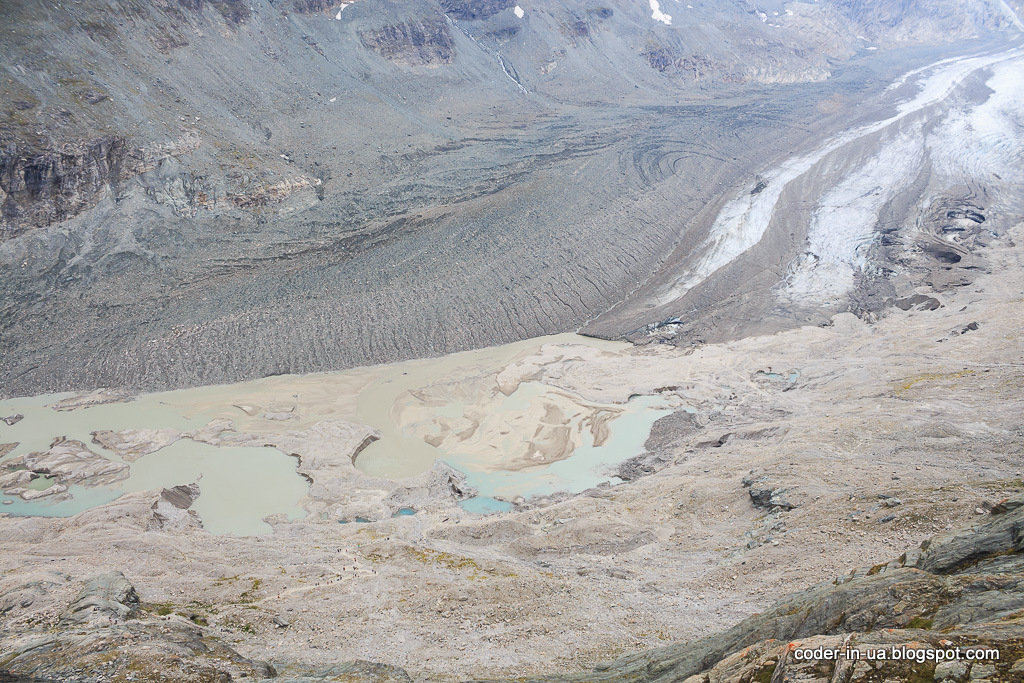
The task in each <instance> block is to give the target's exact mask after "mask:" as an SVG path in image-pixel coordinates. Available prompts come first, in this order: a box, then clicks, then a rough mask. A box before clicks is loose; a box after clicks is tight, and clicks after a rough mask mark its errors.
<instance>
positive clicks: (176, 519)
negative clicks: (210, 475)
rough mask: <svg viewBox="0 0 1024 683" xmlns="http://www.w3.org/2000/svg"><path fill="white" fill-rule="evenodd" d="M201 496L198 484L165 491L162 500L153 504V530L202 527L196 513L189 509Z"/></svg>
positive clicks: (162, 493) (161, 493)
mask: <svg viewBox="0 0 1024 683" xmlns="http://www.w3.org/2000/svg"><path fill="white" fill-rule="evenodd" d="M199 494H200V490H199V485H198V484H189V485H187V486H175V487H173V488H169V489H163V490H162V491H161V492H160V499H159V500H157V501H156V502H155V503H153V523H152V524H151V525H150V526H151V528H152V529H154V530H157V529H168V530H170V529H178V528H181V527H183V526H202V523H201V522H200V521H199V519H198V517H197V516H196V514H195V513H194V512H190V511H189V508H190V507H192V503H194V502H196V500H198V498H199Z"/></svg>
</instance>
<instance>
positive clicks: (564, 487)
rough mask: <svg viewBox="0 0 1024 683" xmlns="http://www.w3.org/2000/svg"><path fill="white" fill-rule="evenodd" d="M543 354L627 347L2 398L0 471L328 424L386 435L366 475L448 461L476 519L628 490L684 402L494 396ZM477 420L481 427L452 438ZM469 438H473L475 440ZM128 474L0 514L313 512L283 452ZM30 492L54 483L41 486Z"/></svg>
mask: <svg viewBox="0 0 1024 683" xmlns="http://www.w3.org/2000/svg"><path fill="white" fill-rule="evenodd" d="M546 344H572V345H585V346H590V347H592V348H597V349H601V350H607V351H619V350H622V349H624V348H627V347H628V345H626V344H623V343H618V342H607V341H602V340H597V339H592V338H588V337H582V336H578V335H574V334H563V335H555V336H550V337H540V338H536V339H530V340H526V341H522V342H516V343H513V344H506V345H502V346H497V347H491V348H486V349H478V350H474V351H467V352H463V353H456V354H451V355H448V356H444V357H441V358H434V359H424V360H416V361H409V362H403V363H394V364H390V365H380V366H373V367H363V368H354V369H351V370H347V371H342V372H334V373H320V374H314V375H281V376H274V377H268V378H264V379H259V380H254V381H251V382H243V383H239V384H234V385H216V386H208V387H197V388H194V389H185V390H179V391H170V392H161V393H153V394H144V395H140V396H138V397H136V398H135V399H133V400H130V401H127V402H123V403H110V404H105V405H95V406H90V407H82V408H77V409H74V410H66V411H57V410H54V409H52V408H51V407H49V406H52V405H53V404H55V403H56V402H58V401H60V400H61V399H64V398H66V397H68V396H71V394H58V395H49V396H36V397H31V398H16V399H10V400H6V401H0V417H6V416H12V415H17V414H21V415H24V418H23V419H22V420H21V421H19V422H17V423H16V424H14V425H10V426H9V425H7V424H5V423H3V422H0V444H5V443H6V444H10V443H17V444H18V446H17V447H16V448H15V449H14V450H13V451H11V452H10V453H9V454H8V455H6V456H5V457H4V458H3V460H2V461H0V463H2V462H6V461H8V460H10V459H11V458H16V457H18V456H20V455H24V454H27V453H30V452H42V451H46V450H47V449H49V447H50V444H51V443H52V442H53V440H54V439H55V438H57V437H65V438H67V439H69V440H77V441H81V442H82V443H84V444H86V445H87V446H88V447H89V448H90V449H91V450H92V451H93V452H95V453H98V454H100V455H102V456H103V457H106V458H109V459H111V460H120V458H119V457H118V456H117V455H116V454H114V453H112V452H110V451H108V450H107V449H105V448H104V447H103V446H101V445H98V444H96V443H93V440H92V432H95V431H99V430H111V431H120V430H126V429H163V428H173V429H177V430H180V431H183V432H186V431H191V430H196V429H200V428H202V427H204V426H206V425H207V424H209V423H210V421H211V420H214V419H218V418H226V419H229V420H231V421H232V423H233V424H234V427H235V429H236V430H237V431H239V432H245V433H256V434H273V433H281V432H286V431H300V430H302V429H305V428H307V427H309V426H311V425H313V424H316V423H317V422H321V421H324V420H346V421H349V422H354V423H361V424H366V425H369V426H371V427H374V428H376V429H377V430H379V431H380V433H381V439H380V440H378V441H376V442H374V443H373V444H371V445H370V446H368V447H367V448H366V449H364V450H363V451H362V453H361V454H360V455H359V457H358V459H357V461H356V463H355V466H356V467H357V469H359V470H360V471H362V472H364V473H366V474H368V475H371V476H377V477H383V478H388V479H401V478H405V477H410V476H415V475H417V474H420V473H422V472H423V471H425V470H427V469H429V467H431V465H432V464H433V463H434V462H435V461H436V460H438V459H443V460H444V461H446V462H448V463H449V464H450V465H451V466H453V467H455V468H456V469H459V470H461V471H462V472H464V473H465V474H466V475H467V478H468V481H469V484H470V485H472V486H473V487H475V488H476V489H478V491H479V497H478V498H475V499H472V500H469V501H465V502H464V503H463V507H464V509H466V510H467V511H470V512H478V513H481V514H487V513H492V512H500V511H504V510H507V509H509V508H510V507H511V505H510V504H509V503H508V501H510V500H512V499H514V498H516V497H530V496H533V495H538V494H548V493H553V492H555V491H570V492H578V491H582V490H584V489H586V488H589V487H591V486H594V485H596V484H599V483H601V482H604V481H608V482H612V483H615V482H617V481H618V479H616V478H615V477H614V475H613V470H614V466H615V465H616V464H618V463H620V462H622V461H624V460H626V459H628V458H630V457H633V456H635V455H637V454H640V453H642V452H643V451H644V446H643V444H644V441H645V440H646V439H647V437H648V435H649V433H650V429H651V426H652V425H653V423H654V422H655V420H657V419H658V418H660V417H662V416H664V415H666V414H667V412H666V411H667V410H668V409H669V408H673V407H678V406H675V405H670V404H669V402H668V401H667V400H666V399H665V398H663V397H660V396H637V397H633V398H632V399H631V400H630V401H628V402H626V403H624V404H600V403H594V402H590V401H586V400H585V399H583V398H581V397H578V396H575V395H574V394H572V393H571V392H567V391H565V390H561V389H558V388H555V387H548V386H546V385H544V384H541V383H539V382H523V383H521V384H520V385H519V386H518V388H517V389H516V390H515V391H514V392H512V393H511V394H510V395H508V396H505V395H503V394H500V393H499V392H497V391H496V390H495V386H496V379H495V378H496V377H497V374H498V373H499V372H501V371H502V370H503V369H505V368H507V367H508V366H509V365H510V364H512V363H514V362H516V361H517V360H520V359H522V358H525V357H527V356H530V355H532V354H534V353H536V352H537V351H538V350H539V349H540V348H541V347H542V346H544V345H546ZM452 396H456V397H457V398H452ZM438 397H440V398H438ZM535 415H541V416H542V417H541V418H539V420H540V421H541V422H544V421H545V420H546V421H547V422H546V423H544V424H543V425H541V426H542V427H543V428H544V429H547V430H548V432H549V434H547V433H546V435H542V438H540V439H538V437H537V436H536V434H538V433H541V431H542V429H541V428H540V427H538V426H537V424H536V420H535V417H534V416H535ZM552 415H556V416H557V417H558V419H553V418H551V416H552ZM548 423H550V424H548ZM466 424H469V425H472V426H473V428H472V429H463V430H462V431H461V432H460V431H458V430H457V429H455V428H454V427H459V428H460V429H461V428H462V427H464V426H465V425H466ZM595 425H599V427H600V428H599V427H598V426H595ZM453 426H454V427H453ZM445 430H447V431H445ZM470 432H472V433H473V434H474V436H473V438H472V439H469V438H467V437H466V436H465V435H466V434H468V433H470ZM595 434H600V435H601V436H600V442H601V443H600V444H596V443H595ZM444 435H447V440H445V439H443V438H442V436H444ZM531 439H534V440H536V443H534V441H531ZM545 439H546V440H545ZM559 448H561V450H560V451H559V450H558V449H559ZM552 453H554V455H552V456H551V458H550V459H551V461H550V462H548V461H545V460H544V457H545V454H547V455H551V454H552ZM527 455H528V456H529V457H527ZM538 458H539V459H538ZM128 464H129V467H130V476H129V477H128V479H126V480H125V481H123V482H120V483H119V484H115V485H112V486H100V487H83V486H78V485H72V486H70V487H69V491H68V493H70V494H71V497H70V499H67V496H53V497H52V498H48V497H44V498H40V499H36V500H31V501H25V500H22V499H21V498H19V497H16V496H9V495H6V494H4V495H3V501H4V504H3V506H2V507H0V512H6V513H9V514H12V515H37V516H70V515H74V514H77V513H79V512H81V511H83V510H87V509H90V508H92V507H95V506H97V505H102V504H104V503H108V502H110V501H112V500H115V499H116V498H118V497H119V496H121V495H123V494H125V493H128V492H134V491H144V490H149V489H160V488H164V487H172V486H176V485H181V484H191V483H194V482H198V484H199V486H200V490H201V495H200V497H199V499H198V500H197V501H196V502H195V504H194V505H193V507H192V509H193V510H195V512H196V513H197V514H198V515H199V516H200V517H201V518H202V520H203V524H204V526H205V528H206V529H207V530H209V531H210V532H211V533H215V534H234V535H250V534H260V533H267V532H269V531H271V527H270V526H269V525H268V524H267V523H266V522H265V521H264V518H266V517H267V516H268V515H277V514H284V515H287V516H288V517H289V518H299V517H303V516H304V515H305V514H306V511H305V509H304V508H303V507H302V503H303V500H304V499H305V497H306V496H307V494H308V491H309V484H308V482H307V481H306V480H305V479H304V478H303V477H302V476H300V475H299V474H298V472H297V470H296V467H297V464H298V461H297V460H296V459H295V458H292V457H290V456H288V455H286V454H285V453H282V452H281V451H279V450H277V449H276V448H271V447H267V448H252V447H246V448H242V447H225V446H213V445H210V444H207V443H202V442H196V441H193V440H191V439H187V438H186V439H182V440H180V441H177V442H175V443H173V444H171V445H169V446H166V447H164V448H162V449H160V450H158V451H156V452H154V453H150V454H148V455H145V456H143V457H141V458H138V459H137V460H135V461H134V462H130V463H128ZM33 484H34V486H33V488H40V487H45V486H47V485H48V483H47V482H45V481H42V480H36V481H35V482H33ZM62 498H64V499H62ZM7 501H10V502H7Z"/></svg>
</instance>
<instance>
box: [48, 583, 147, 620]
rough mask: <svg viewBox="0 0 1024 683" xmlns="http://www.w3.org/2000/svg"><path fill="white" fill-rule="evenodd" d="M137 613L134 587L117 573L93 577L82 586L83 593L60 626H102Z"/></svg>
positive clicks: (65, 615) (68, 610)
mask: <svg viewBox="0 0 1024 683" xmlns="http://www.w3.org/2000/svg"><path fill="white" fill-rule="evenodd" d="M138 610H139V595H138V593H136V592H135V587H134V586H133V585H132V584H131V583H129V582H128V579H126V578H125V576H124V574H122V573H121V572H119V571H112V572H107V573H105V574H100V575H98V576H94V577H93V578H91V579H89V580H88V581H86V582H85V585H84V586H82V592H81V593H79V594H78V597H77V598H76V599H75V601H74V602H72V603H71V605H70V606H69V607H68V609H67V610H66V611H65V612H64V614H63V615H61V618H60V622H61V624H62V625H79V624H86V625H97V624H99V625H102V624H103V623H108V624H109V623H121V622H124V621H125V620H127V619H130V618H132V617H134V616H135V615H136V614H137V612H138Z"/></svg>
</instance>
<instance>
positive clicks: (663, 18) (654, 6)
mask: <svg viewBox="0 0 1024 683" xmlns="http://www.w3.org/2000/svg"><path fill="white" fill-rule="evenodd" d="M650 1H651V19H654V20H655V21H660V22H661V23H663V24H666V25H669V26H671V25H672V17H670V16H669V15H667V14H665V13H664V12H662V11H661V5H660V4H659V3H658V0H650Z"/></svg>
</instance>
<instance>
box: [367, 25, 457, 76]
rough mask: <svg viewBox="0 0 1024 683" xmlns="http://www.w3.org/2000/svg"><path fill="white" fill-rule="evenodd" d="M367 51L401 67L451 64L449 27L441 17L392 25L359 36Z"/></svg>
mask: <svg viewBox="0 0 1024 683" xmlns="http://www.w3.org/2000/svg"><path fill="white" fill-rule="evenodd" d="M359 38H360V40H362V42H363V45H365V46H366V47H367V48H369V49H371V50H373V51H374V52H377V53H379V54H380V55H381V56H382V57H384V58H385V59H388V60H390V61H392V62H397V63H400V64H409V65H422V66H438V65H440V64H451V63H452V57H453V50H454V47H455V46H454V45H453V43H452V36H451V33H449V32H448V24H446V23H445V21H444V19H443V18H441V17H425V18H423V19H419V20H417V21H411V22H408V23H401V24H391V25H389V26H384V27H382V28H380V29H378V30H376V31H367V32H365V33H360V34H359Z"/></svg>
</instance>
